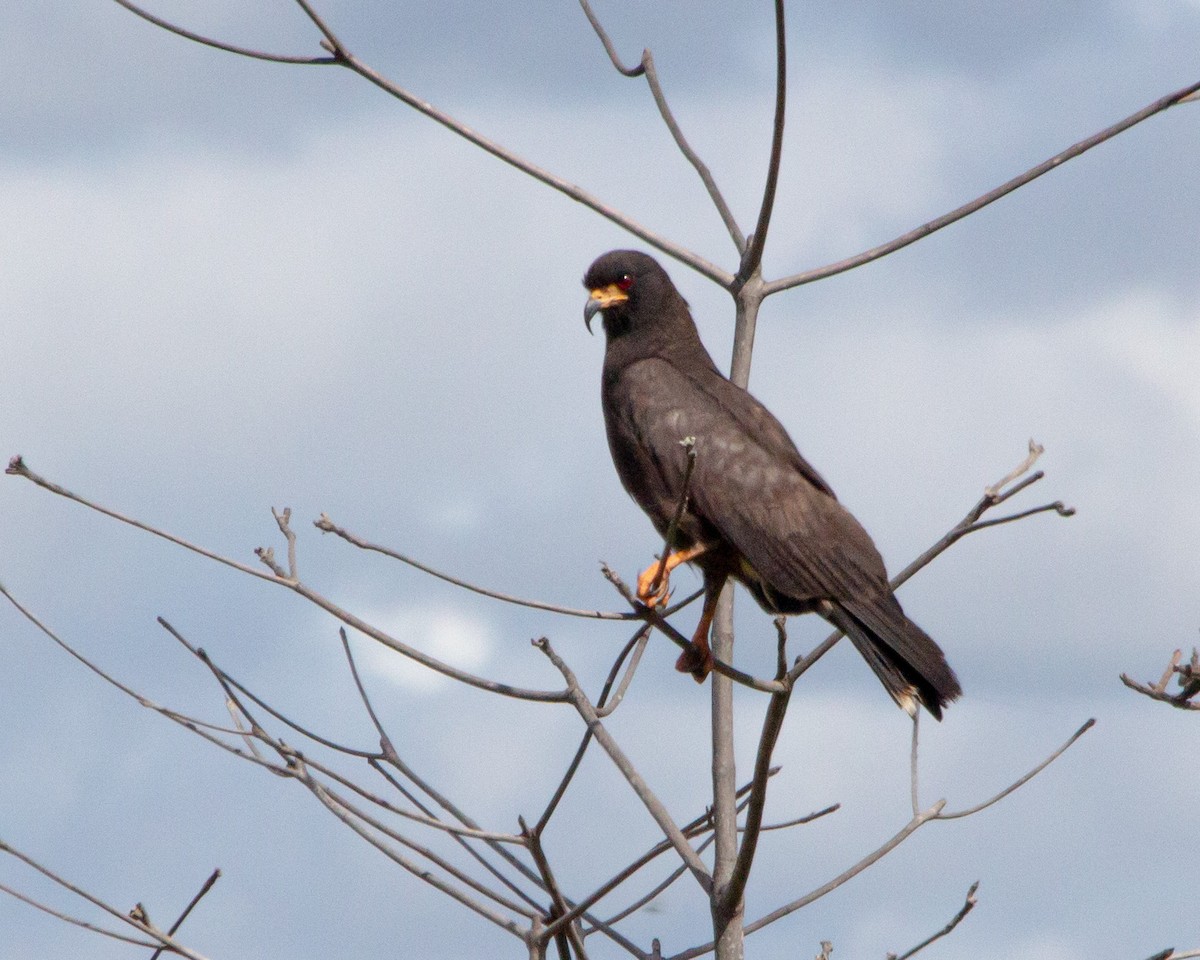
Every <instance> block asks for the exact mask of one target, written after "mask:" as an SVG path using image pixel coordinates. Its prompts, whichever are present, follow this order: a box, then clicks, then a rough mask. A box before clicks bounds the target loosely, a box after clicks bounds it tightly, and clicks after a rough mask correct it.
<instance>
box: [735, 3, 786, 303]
mask: <svg viewBox="0 0 1200 960" xmlns="http://www.w3.org/2000/svg"><path fill="white" fill-rule="evenodd" d="M786 109H787V39H786V38H785V37H784V31H783V0H775V125H774V131H773V133H772V136H771V159H770V161H769V162H768V164H767V182H766V185H765V186H764V187H763V199H762V206H761V207H760V208H759V211H758V223H757V224H756V225H755V227H754V233H753V235H752V236H751V237H750V245H749V247H747V249H746V254H745V256H744V257H742V265H741V269H740V270H738V279H739V280H742V281H745V280H746V279H747V278H749V277H750V276H752V275H753V274H756V273H758V271H759V268H760V267H761V266H762V255H763V248H764V247H765V246H766V243H767V228H768V227H769V226H770V224H771V211H772V210H774V209H775V188H776V186H778V184H779V164H780V160H781V158H782V156H783V124H784V115H785V112H786Z"/></svg>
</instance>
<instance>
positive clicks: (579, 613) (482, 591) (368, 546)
mask: <svg viewBox="0 0 1200 960" xmlns="http://www.w3.org/2000/svg"><path fill="white" fill-rule="evenodd" d="M313 526H315V527H316V528H317V529H318V530H320V531H322V532H323V533H332V534H334V535H335V536H337V537H340V538H341V539H342V540H345V541H346V542H347V543H349V544H352V545H353V546H356V547H358V548H359V549H360V550H367V551H370V552H372V553H380V554H383V556H385V557H391V558H392V559H393V560H399V561H400V562H401V563H404V564H407V565H408V566H410V567H412V568H413V569H415V570H420V571H421V572H422V573H427V574H429V575H430V576H431V577H436V578H437V579H439V580H442V581H445V582H446V583H450V584H453V585H454V586H456V587H462V588H463V589H464V590H469V591H471V593H476V594H479V596H481V597H489V598H491V599H492V600H500V601H502V602H504V603H512V604H515V605H517V606H519V607H529V608H530V609H532V610H545V611H547V612H548V613H561V614H563V615H565V616H568V617H582V618H583V619H585V620H637V619H640V618H639V617H638V615H637V614H636V613H628V612H620V611H606V610H584V609H577V608H575V607H564V606H560V605H558V604H554V603H546V602H544V601H541V600H527V599H524V598H522V597H516V596H513V595H511V594H508V593H501V592H500V591H499V590H492V589H490V588H488V587H484V586H480V585H479V584H477V583H472V582H471V581H469V580H463V579H462V578H461V577H456V576H454V575H453V574H451V573H445V572H444V571H441V570H438V569H436V568H435V567H431V566H429V564H427V563H422V562H421V561H420V560H416V559H414V558H413V557H410V556H408V555H406V554H403V553H400V552H399V551H397V550H393V549H392V548H390V547H385V546H382V545H381V544H378V543H371V542H370V541H369V540H364V539H363V538H362V537H359V536H357V535H356V534H353V533H351V532H350V531H349V530H346V529H345V528H344V527H339V526H338V525H337V524H335V523H334V522H333V521H332V520H330V519H329V517H328V516H326V515H325V514H321V516H320V518H319V519H317V520H314V521H313ZM701 593H703V591H702V590H697V591H696V592H695V593H693V594H692V595H691V596H690V597H688V598H687V599H685V600H684V601H682V602H681V603H678V604H676V605H675V606H673V607H671V608H670V613H674V612H675V611H676V610H681V609H682V608H683V607H685V606H687V605H688V604H689V603H691V602H692V601H693V600H695V599H696V598H697V597H698V596H700V594H701Z"/></svg>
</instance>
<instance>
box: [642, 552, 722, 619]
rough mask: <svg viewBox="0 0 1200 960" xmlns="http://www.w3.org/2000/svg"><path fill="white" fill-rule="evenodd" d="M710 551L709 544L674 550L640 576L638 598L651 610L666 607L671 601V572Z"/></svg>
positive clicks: (656, 561)
mask: <svg viewBox="0 0 1200 960" xmlns="http://www.w3.org/2000/svg"><path fill="white" fill-rule="evenodd" d="M706 550H708V544H706V543H695V544H692V546H690V547H688V548H687V549H686V550H674V551H672V552H671V553H668V554H667V556H666V559H665V560H661V559H660V560H655V561H654V562H653V563H652V564H650V566H648V567H647V568H646V569H645V570H643V571H642V572H641V573H640V574H638V585H637V598H638V599H639V600H640V601H641V602H642V603H644V604H645V605H646V606H648V607H650V608H654V607H663V606H666V604H667V601H669V600H670V599H671V591H670V585H671V571H672V570H674V569H675V568H676V567H677V566H679V565H680V564H681V563H690V562H691V561H693V560H695V559H696V557H698V556H700V554H702V553H704V552H705V551H706Z"/></svg>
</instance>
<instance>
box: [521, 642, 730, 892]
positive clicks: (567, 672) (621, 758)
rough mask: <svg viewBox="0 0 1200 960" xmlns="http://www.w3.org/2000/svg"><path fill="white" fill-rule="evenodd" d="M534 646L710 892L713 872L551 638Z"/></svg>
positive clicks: (699, 881) (635, 791)
mask: <svg viewBox="0 0 1200 960" xmlns="http://www.w3.org/2000/svg"><path fill="white" fill-rule="evenodd" d="M534 646H536V647H537V648H538V649H539V650H541V651H542V653H544V654H545V655H546V656H547V657H548V658H549V660H550V662H551V663H553V664H554V666H555V667H557V668H558V670H559V672H560V673H561V674H562V675H563V679H564V680H566V682H567V690H568V692H569V693H570V696H571V703H572V704H573V705H574V707H575V709H576V710H577V711H578V712H579V715H580V716H581V717H582V718H583V721H584V723H586V724H587V725H588V729H589V730H591V731H592V734H593V736H595V738H596V741H597V742H598V743H599V744H600V746H601V747H603V748H604V752H605V753H607V754H608V756H609V758H610V759H611V760H612V761H613V763H614V764H615V765H616V767H617V769H618V770H620V771H621V775H622V776H624V778H625V781H626V782H627V783H628V784H629V786H630V787H631V788H632V789H633V792H634V793H635V794H637V797H638V799H639V800H641V801H642V805H643V806H645V808H646V810H647V811H649V813H650V816H651V817H653V818H654V821H655V823H657V824H658V826H659V829H660V830H662V832H663V834H664V836H666V837H667V839H669V840H670V841H671V845H672V846H673V847H674V848H675V851H676V852H677V853H678V854H679V856H680V858H681V859H682V860H683V862H684V863H686V864H687V865H688V869H689V870H691V872H692V875H693V876H694V877H695V878H696V882H697V883H698V884H700V888H701V889H702V890H704V892H705V893H711V891H712V876H711V875H710V874H709V872H708V868H707V867H706V866H705V865H704V863H703V861H701V860H700V858H699V857H698V856H697V855H696V851H695V850H693V849H692V845H691V844H690V843H688V841H687V837H685V836H684V835H683V833H682V831H680V829H679V827H677V826H676V825H675V821H674V820H672V819H671V815H670V814H669V813H668V812H667V808H666V807H665V806H663V803H662V801H661V800H659V799H658V797H657V796H656V795H655V793H654V791H652V790H651V789H650V787H649V785H648V784H647V783H646V781H645V780H644V779H643V778H642V775H641V774H640V773H638V771H637V769H636V768H635V767H634V765H633V764H632V762H630V760H629V758H628V757H627V756H625V752H624V751H623V750H622V749H621V748H620V746H618V744H617V742H616V740H614V739H613V737H612V735H611V734H610V733H609V732H608V730H606V729H605V727H604V724H603V723H601V722H600V718H599V717H597V716H596V708H595V707H594V706H593V705H592V703H591V702H590V701H589V700H588V698H587V696H586V695H585V694H584V692H583V690H582V688H581V687H580V686H579V681H578V680H576V679H575V674H574V673H573V672H572V670H571V668H570V667H568V666H567V664H566V663H565V661H563V659H562V658H561V657H560V656H559V655H558V654H557V653H555V652H554V648H553V647H551V646H550V641H548V640H547V639H546V638H545V637H542V638H541V639H539V640H535V641H534Z"/></svg>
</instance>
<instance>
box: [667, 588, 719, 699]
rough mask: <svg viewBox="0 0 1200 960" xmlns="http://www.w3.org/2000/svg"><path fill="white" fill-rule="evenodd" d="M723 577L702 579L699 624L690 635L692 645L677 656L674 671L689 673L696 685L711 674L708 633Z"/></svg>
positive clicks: (711, 665)
mask: <svg viewBox="0 0 1200 960" xmlns="http://www.w3.org/2000/svg"><path fill="white" fill-rule="evenodd" d="M725 580H726V578H725V577H705V578H704V608H703V609H702V610H701V611H700V622H699V623H698V624H696V632H695V633H694V634H692V645H691V646H690V647H688V648H687V649H686V650H684V651H683V653H681V654H680V655H679V659H678V660H676V661H675V669H676V670H678V671H679V672H680V673H690V674H691V675H692V677H693V678H694V679H695V681H696V682H697V683H703V682H704V679H705V677H707V676H708V675H709V674H710V673H712V668H713V655H712V650H710V649H709V646H708V631H709V630H710V629H712V622H713V616H714V614H716V612H717V598H718V597H719V596H721V588H722V587H724V586H725Z"/></svg>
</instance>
